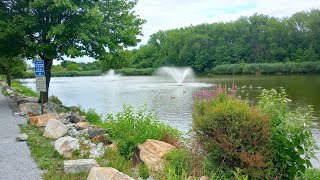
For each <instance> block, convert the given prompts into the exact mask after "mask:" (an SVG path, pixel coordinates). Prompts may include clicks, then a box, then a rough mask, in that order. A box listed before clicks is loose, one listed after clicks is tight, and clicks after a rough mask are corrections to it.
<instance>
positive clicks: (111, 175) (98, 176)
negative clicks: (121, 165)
mask: <svg viewBox="0 0 320 180" xmlns="http://www.w3.org/2000/svg"><path fill="white" fill-rule="evenodd" d="M87 180H133V178H131V177H129V176H128V175H126V174H123V173H122V172H119V171H118V170H116V169H114V168H111V167H94V168H92V169H91V171H90V173H89V176H88V178H87Z"/></svg>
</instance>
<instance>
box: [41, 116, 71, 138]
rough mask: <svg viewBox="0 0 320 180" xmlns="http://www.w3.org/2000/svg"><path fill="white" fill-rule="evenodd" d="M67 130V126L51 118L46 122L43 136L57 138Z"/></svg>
mask: <svg viewBox="0 0 320 180" xmlns="http://www.w3.org/2000/svg"><path fill="white" fill-rule="evenodd" d="M67 131H68V126H66V125H64V124H63V123H62V122H60V121H58V120H56V119H53V118H51V119H49V121H48V123H47V126H46V128H45V131H44V134H43V136H44V137H47V138H52V139H58V138H60V137H62V136H64V135H65V134H66V133H67Z"/></svg>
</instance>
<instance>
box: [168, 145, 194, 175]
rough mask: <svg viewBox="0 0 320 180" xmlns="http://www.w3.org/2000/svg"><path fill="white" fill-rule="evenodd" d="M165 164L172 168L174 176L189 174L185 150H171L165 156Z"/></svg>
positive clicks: (187, 157) (187, 153)
mask: <svg viewBox="0 0 320 180" xmlns="http://www.w3.org/2000/svg"><path fill="white" fill-rule="evenodd" d="M165 161H166V163H168V164H169V166H170V167H172V168H174V171H175V174H176V175H178V176H181V175H182V174H183V173H184V174H185V173H189V165H188V164H189V163H190V157H189V152H188V151H187V150H185V149H173V150H172V151H170V152H169V153H168V154H166V156H165Z"/></svg>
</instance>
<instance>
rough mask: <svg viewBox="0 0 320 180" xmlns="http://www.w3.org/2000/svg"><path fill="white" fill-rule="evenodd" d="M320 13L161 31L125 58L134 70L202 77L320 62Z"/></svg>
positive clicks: (259, 17) (258, 17) (254, 17)
mask: <svg viewBox="0 0 320 180" xmlns="http://www.w3.org/2000/svg"><path fill="white" fill-rule="evenodd" d="M319 14H320V10H318V9H313V10H310V11H303V12H298V13H296V14H294V15H292V16H291V17H286V18H282V19H279V18H275V17H270V16H267V15H263V14H253V15H251V16H249V17H240V18H239V19H238V20H235V21H230V22H224V23H222V22H219V23H212V24H201V25H197V26H190V27H185V28H179V29H171V30H167V31H159V32H157V33H154V34H152V35H151V37H150V39H149V41H148V43H147V44H146V45H144V46H140V48H139V49H138V50H132V51H131V54H130V53H127V55H128V56H126V57H125V58H126V59H128V62H131V66H130V67H133V68H144V67H148V68H152V67H153V68H157V67H160V66H178V67H179V66H191V67H192V68H193V69H194V70H195V72H196V73H201V74H202V73H209V72H210V70H211V69H213V68H215V67H216V66H223V65H224V64H228V66H223V67H219V68H216V71H218V72H220V74H222V73H221V71H222V72H223V74H241V73H244V74H247V73H250V74H252V69H251V68H254V67H248V69H245V70H244V72H242V71H243V68H241V67H239V66H238V65H231V64H241V63H246V64H253V63H259V64H260V63H284V62H288V61H291V62H307V61H311V62H314V61H319V60H320V59H319V58H320V51H319V49H320V45H319V44H320V36H319V34H320V27H319V25H318V24H319V22H320V18H319V17H320V16H319ZM111 59H112V58H111ZM276 67H277V66H276ZM318 67H319V66H318ZM220 68H221V69H220ZM268 68H274V66H270V67H268V66H266V67H264V68H263V69H265V70H267V71H269V69H268ZM263 69H261V70H263ZM253 70H254V72H253V73H255V70H256V69H253ZM271 70H272V71H275V73H277V72H278V71H279V70H273V69H271ZM289 70H290V69H289ZM301 71H304V70H303V69H301V70H298V71H293V72H292V73H305V72H301ZM307 72H309V73H312V71H311V70H310V71H307ZM318 72H319V71H318ZM318 72H317V73H318ZM263 73H270V72H263ZM285 73H286V72H285Z"/></svg>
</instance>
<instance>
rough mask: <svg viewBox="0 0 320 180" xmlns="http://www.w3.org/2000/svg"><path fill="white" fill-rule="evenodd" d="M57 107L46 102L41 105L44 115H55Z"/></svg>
mask: <svg viewBox="0 0 320 180" xmlns="http://www.w3.org/2000/svg"><path fill="white" fill-rule="evenodd" d="M58 108H59V106H58V105H56V104H55V103H53V102H47V103H44V104H43V111H44V112H45V113H57V110H58Z"/></svg>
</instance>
